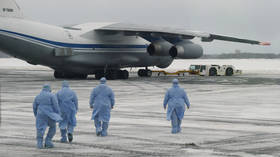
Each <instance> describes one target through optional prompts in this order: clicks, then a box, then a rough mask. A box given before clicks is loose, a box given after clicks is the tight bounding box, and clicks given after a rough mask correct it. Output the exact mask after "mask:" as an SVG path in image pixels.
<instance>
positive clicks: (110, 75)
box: [105, 70, 119, 80]
mask: <svg viewBox="0 0 280 157" xmlns="http://www.w3.org/2000/svg"><path fill="white" fill-rule="evenodd" d="M105 77H106V79H108V80H116V79H119V70H110V71H108V73H106V74H105Z"/></svg>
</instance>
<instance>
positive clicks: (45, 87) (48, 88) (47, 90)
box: [43, 84, 51, 92]
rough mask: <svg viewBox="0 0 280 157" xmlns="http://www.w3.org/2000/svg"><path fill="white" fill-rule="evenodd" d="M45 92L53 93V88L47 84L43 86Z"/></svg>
mask: <svg viewBox="0 0 280 157" xmlns="http://www.w3.org/2000/svg"><path fill="white" fill-rule="evenodd" d="M43 91H46V92H51V86H50V85H48V84H45V85H44V86H43Z"/></svg>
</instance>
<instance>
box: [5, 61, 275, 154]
mask: <svg viewBox="0 0 280 157" xmlns="http://www.w3.org/2000/svg"><path fill="white" fill-rule="evenodd" d="M198 63H199V64H200V63H209V64H211V63H213V64H233V65H235V66H236V67H237V68H239V69H242V70H243V71H244V74H243V75H240V76H234V77H200V76H185V77H182V76H181V77H179V80H180V82H181V87H183V88H184V89H186V90H187V92H188V95H189V98H190V101H191V108H190V110H188V111H186V114H185V119H184V120H183V123H182V126H183V130H182V133H180V134H176V135H173V134H171V133H170V131H171V128H170V122H169V121H166V120H165V111H164V109H163V107H162V101H163V97H164V94H165V91H166V90H167V89H168V88H169V87H170V86H171V80H172V79H173V78H174V77H170V76H167V77H165V76H161V77H152V78H138V77H136V75H135V74H134V73H132V76H131V78H130V79H129V80H116V81H108V85H109V86H111V87H112V89H113V90H114V92H115V96H116V106H115V108H114V110H113V111H112V118H111V123H110V126H109V136H108V137H104V138H103V137H96V136H95V129H94V126H93V121H91V120H90V117H91V110H90V109H89V105H88V100H89V94H90V92H91V90H92V88H93V87H95V86H96V85H98V84H99V81H97V80H94V79H93V76H91V77H90V78H89V79H87V80H70V81H69V82H70V85H71V87H72V89H74V90H75V91H76V92H77V95H78V97H79V112H78V115H77V120H78V126H77V127H76V130H75V134H74V142H73V143H72V144H62V143H60V142H59V139H60V132H59V129H57V134H56V136H55V138H54V140H55V142H54V144H55V148H54V149H43V150H38V149H36V139H35V135H36V130H35V118H34V116H33V112H32V102H33V100H34V97H35V96H36V95H37V94H38V93H39V92H40V90H41V87H42V85H43V84H44V83H49V84H50V85H51V86H52V88H53V92H56V91H58V90H59V88H60V86H61V81H62V80H55V79H54V78H53V76H52V75H53V72H52V70H50V69H48V68H45V67H41V66H30V65H28V64H25V63H24V62H21V61H18V60H15V59H0V84H1V117H2V119H1V126H0V133H1V134H0V156H1V157H2V156H3V157H5V156H11V157H15V156H21V157H29V156H201V157H205V156H207V157H208V156H219V157H223V156H225V157H227V156H234V157H239V156H246V157H250V156H259V157H270V156H276V157H277V156H280V119H279V117H280V105H279V104H280V101H279V95H280V86H279V85H280V71H279V66H280V60H187V61H176V62H175V63H174V64H173V65H172V66H171V67H170V68H169V69H168V70H170V71H172V70H174V69H177V70H180V69H184V68H187V67H188V65H189V64H198Z"/></svg>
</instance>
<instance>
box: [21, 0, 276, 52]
mask: <svg viewBox="0 0 280 157" xmlns="http://www.w3.org/2000/svg"><path fill="white" fill-rule="evenodd" d="M16 1H17V2H18V4H19V6H20V7H21V9H22V11H23V13H24V15H25V17H27V18H28V19H32V20H36V21H40V22H43V23H47V24H54V25H67V24H79V23H85V22H129V23H137V24H151V25H159V26H170V27H179V28H185V29H189V30H198V31H205V32H209V33H216V34H222V35H231V36H235V37H242V38H248V39H255V40H260V41H270V42H271V43H272V44H273V45H272V46H271V47H262V46H252V45H247V44H237V43H228V42H221V41H214V42H211V43H202V45H203V48H204V51H205V53H206V54H212V53H230V52H234V51H235V50H236V49H239V50H241V51H243V52H258V53H280V46H278V43H280V36H279V34H280V33H279V29H280V18H278V17H279V15H280V8H279V7H280V0H16ZM195 42H197V43H200V41H199V40H195Z"/></svg>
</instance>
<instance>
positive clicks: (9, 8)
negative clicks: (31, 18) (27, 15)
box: [0, 0, 23, 18]
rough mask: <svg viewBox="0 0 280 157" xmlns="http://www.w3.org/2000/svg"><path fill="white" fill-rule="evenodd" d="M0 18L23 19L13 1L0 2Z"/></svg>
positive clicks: (3, 0) (4, 0) (2, 0)
mask: <svg viewBox="0 0 280 157" xmlns="http://www.w3.org/2000/svg"><path fill="white" fill-rule="evenodd" d="M0 17H13V18H23V14H22V12H21V11H20V7H19V6H18V4H17V3H16V2H15V0H0Z"/></svg>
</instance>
